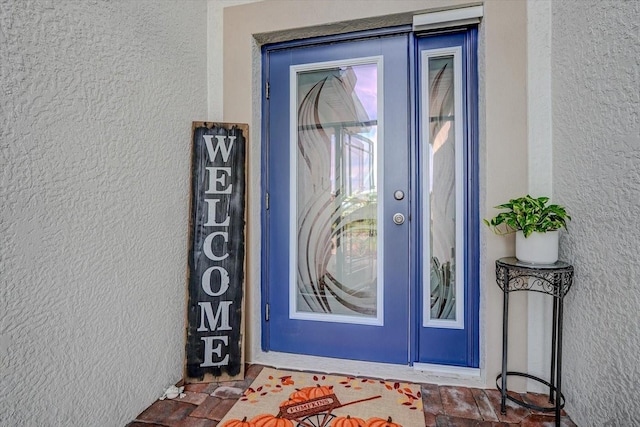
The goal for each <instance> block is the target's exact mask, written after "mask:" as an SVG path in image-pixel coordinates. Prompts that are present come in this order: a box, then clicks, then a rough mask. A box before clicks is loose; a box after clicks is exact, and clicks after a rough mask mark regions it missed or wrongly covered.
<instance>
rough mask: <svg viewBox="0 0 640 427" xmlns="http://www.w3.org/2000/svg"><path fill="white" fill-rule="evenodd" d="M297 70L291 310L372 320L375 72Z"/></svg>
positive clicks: (367, 68) (372, 67) (372, 68)
mask: <svg viewBox="0 0 640 427" xmlns="http://www.w3.org/2000/svg"><path fill="white" fill-rule="evenodd" d="M377 67H378V66H377V64H376V63H372V64H357V65H350V66H347V65H344V66H342V65H341V66H334V67H333V68H330V69H327V68H325V69H318V68H316V69H315V70H312V71H299V72H297V73H296V80H297V81H296V85H297V99H296V106H297V118H296V125H297V126H296V129H297V141H296V152H297V154H296V156H297V157H296V159H295V164H296V170H294V171H293V174H294V175H293V177H294V179H295V188H296V192H295V193H296V194H295V198H292V200H296V202H295V207H294V208H295V213H296V224H297V242H296V245H295V246H294V247H296V253H295V256H296V262H297V266H296V276H297V277H296V280H295V282H294V283H295V291H294V298H295V310H294V311H295V313H318V314H321V315H320V316H319V318H318V320H323V318H324V320H331V317H332V315H333V316H336V315H337V316H338V317H340V318H344V316H349V317H353V316H355V317H358V318H370V317H372V318H376V316H377V315H378V310H377V307H378V280H377V270H378V262H379V260H378V239H377V237H378V227H377V219H378V214H377V190H378V182H377V179H378V176H377V168H376V162H377V157H378V146H377V141H378V138H377V132H378V97H377V85H378V68H377Z"/></svg>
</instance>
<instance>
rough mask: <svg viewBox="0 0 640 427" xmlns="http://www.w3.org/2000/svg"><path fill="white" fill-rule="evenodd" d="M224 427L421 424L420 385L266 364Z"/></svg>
mask: <svg viewBox="0 0 640 427" xmlns="http://www.w3.org/2000/svg"><path fill="white" fill-rule="evenodd" d="M218 425H219V426H220V427H267V426H277V427H356V426H358V427H386V426H388V427H416V426H422V425H424V414H423V412H422V396H421V394H420V386H419V385H416V384H409V383H401V382H394V381H383V380H374V379H368V378H356V377H350V376H336V375H324V374H316V373H307V372H294V371H282V370H278V369H272V368H264V369H263V370H262V372H260V374H259V375H258V377H257V378H256V379H255V380H254V381H253V383H252V384H251V386H250V387H249V388H248V389H247V390H246V391H245V393H244V395H243V396H242V397H241V398H240V399H239V400H238V402H237V403H236V404H235V405H234V406H233V407H232V408H231V410H230V411H229V412H228V413H227V415H226V416H225V417H224V418H223V419H222V420H221V421H220V423H219V424H218Z"/></svg>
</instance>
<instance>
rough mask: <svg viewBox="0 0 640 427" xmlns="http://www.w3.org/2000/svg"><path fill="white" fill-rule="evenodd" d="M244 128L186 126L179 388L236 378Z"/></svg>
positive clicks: (239, 367)
mask: <svg viewBox="0 0 640 427" xmlns="http://www.w3.org/2000/svg"><path fill="white" fill-rule="evenodd" d="M248 139H249V126H248V125H246V124H231V123H206V122H193V126H192V156H191V157H192V158H191V161H192V163H191V173H192V176H191V180H192V181H191V213H190V219H189V250H188V254H189V255H188V256H189V258H188V270H187V314H186V317H187V320H186V322H187V325H186V346H185V353H186V356H185V372H184V381H185V383H187V384H189V383H201V382H213V381H228V380H233V379H241V378H243V377H244V353H243V344H244V343H243V339H244V330H243V328H244V319H243V312H244V310H243V301H244V298H243V297H244V278H245V212H246V145H247V141H248Z"/></svg>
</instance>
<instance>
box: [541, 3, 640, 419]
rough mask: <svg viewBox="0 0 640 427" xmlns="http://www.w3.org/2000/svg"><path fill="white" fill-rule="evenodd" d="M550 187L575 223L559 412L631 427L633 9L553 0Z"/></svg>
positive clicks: (637, 408)
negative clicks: (564, 403) (573, 275)
mask: <svg viewBox="0 0 640 427" xmlns="http://www.w3.org/2000/svg"><path fill="white" fill-rule="evenodd" d="M552 7H553V20H552V59H553V61H552V79H553V83H552V85H553V86H552V87H553V146H554V148H553V154H554V161H553V164H554V167H553V189H554V196H555V200H556V201H557V202H560V203H563V204H566V205H567V206H568V209H569V212H570V214H571V215H572V216H573V221H572V222H571V224H570V233H569V234H566V235H565V236H564V237H563V240H562V241H561V251H562V253H561V256H562V258H564V259H567V260H569V261H571V262H572V263H573V264H574V265H575V268H576V278H575V282H574V286H573V288H572V289H571V291H570V292H569V294H568V295H567V298H566V299H565V307H566V310H565V335H564V338H565V341H564V343H565V347H564V355H565V359H564V372H563V378H564V385H563V391H564V393H565V395H566V397H567V411H568V412H569V414H570V415H571V418H572V419H574V420H575V421H576V423H577V424H578V425H579V426H581V427H583V426H584V427H589V426H598V427H601V426H611V427H613V426H621V427H622V426H637V425H640V399H639V398H638V387H639V384H640V369H639V368H638V365H639V364H640V321H639V317H638V316H639V314H638V313H639V311H640V264H639V263H638V249H639V248H640V243H639V242H640V219H639V216H640V125H639V113H640V100H639V97H640V30H639V27H638V23H639V22H640V2H637V1H599V0H592V1H584V0H580V1H568V0H561V1H554V2H553V6H552Z"/></svg>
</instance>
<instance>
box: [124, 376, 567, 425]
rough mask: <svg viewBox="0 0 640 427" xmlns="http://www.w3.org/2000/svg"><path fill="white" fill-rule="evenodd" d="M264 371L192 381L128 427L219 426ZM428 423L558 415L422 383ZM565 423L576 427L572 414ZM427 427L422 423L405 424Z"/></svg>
mask: <svg viewBox="0 0 640 427" xmlns="http://www.w3.org/2000/svg"><path fill="white" fill-rule="evenodd" d="M261 370H262V366H260V365H251V366H249V367H248V368H247V371H246V375H245V380H243V381H235V382H228V383H211V384H190V385H187V386H185V394H186V396H185V397H183V398H182V399H174V400H168V399H166V400H157V401H156V402H155V403H153V404H152V405H151V406H150V407H148V408H147V409H145V410H144V411H143V412H142V413H141V414H140V415H138V416H137V417H136V419H135V421H132V422H131V423H129V424H128V425H127V427H154V426H157V427H216V426H217V425H218V422H219V421H220V420H221V419H222V417H224V415H225V414H226V413H227V411H229V409H230V408H231V407H232V406H233V404H234V403H236V401H237V400H238V398H240V396H241V395H242V393H243V392H244V390H246V389H247V388H248V387H249V385H250V384H251V382H252V381H253V380H254V379H255V378H256V376H257V375H258V374H259V373H260V371H261ZM520 397H521V398H522V399H524V400H525V401H528V402H531V403H533V404H536V405H538V406H548V403H547V400H548V399H547V396H546V395H541V394H535V393H526V394H521V395H520ZM422 403H423V405H424V418H425V427H426V426H428V427H431V426H435V427H471V426H473V427H493V426H496V427H497V426H500V427H507V426H511V427H515V426H520V427H553V426H555V422H554V421H555V419H554V417H553V416H552V415H549V414H545V413H539V412H535V411H530V410H529V409H526V408H523V407H520V406H518V405H515V404H513V403H512V402H510V401H507V404H508V407H507V413H506V415H502V414H501V413H500V392H498V390H490V389H489V390H484V389H479V388H467V387H452V386H437V385H434V384H422ZM562 426H563V427H576V425H575V424H574V423H573V422H572V421H571V419H570V418H569V416H563V417H562ZM404 427H422V426H404Z"/></svg>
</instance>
